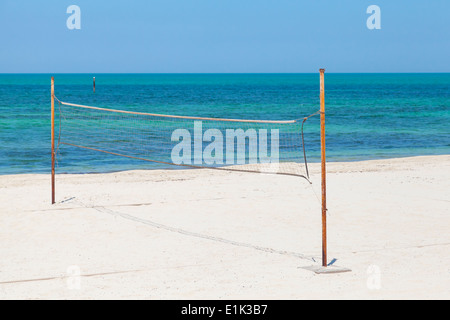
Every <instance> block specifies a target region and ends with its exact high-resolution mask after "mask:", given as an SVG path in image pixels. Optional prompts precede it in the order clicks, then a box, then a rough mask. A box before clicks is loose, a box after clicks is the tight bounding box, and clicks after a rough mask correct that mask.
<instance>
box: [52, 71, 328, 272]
mask: <svg viewBox="0 0 450 320" xmlns="http://www.w3.org/2000/svg"><path fill="white" fill-rule="evenodd" d="M324 73H325V70H324V69H320V110H319V111H317V112H315V113H313V114H311V115H309V116H306V117H304V118H300V119H290V120H289V119H288V120H260V119H224V118H214V117H194V116H181V115H164V114H154V113H147V112H140V111H139V112H137V111H130V110H118V109H110V108H103V107H93V106H87V105H81V104H74V103H68V102H64V101H61V100H60V99H58V98H56V96H55V90H54V78H53V77H52V82H51V144H52V152H51V157H52V169H51V171H52V172H51V183H52V188H51V191H52V204H54V203H56V201H55V162H56V154H57V151H56V150H58V149H59V148H60V147H62V146H69V147H74V148H80V149H86V150H91V151H95V152H102V153H106V154H110V155H115V156H120V157H126V158H131V159H136V160H141V161H147V162H153V163H158V164H160V165H165V166H170V167H178V168H203V169H204V168H208V169H214V170H227V171H239V172H251V173H266V174H281V175H291V176H297V177H302V178H305V179H306V180H308V182H309V172H308V162H307V159H306V147H305V144H304V139H303V138H304V136H303V126H304V124H305V122H306V121H307V120H308V119H309V118H310V117H313V116H315V115H320V140H321V142H320V144H321V184H322V188H321V189H322V267H323V268H325V269H327V266H328V264H327V204H326V155H325V150H326V148H325V80H324ZM94 90H95V85H94ZM55 101H56V102H57V103H58V110H59V129H58V128H55ZM56 129H57V130H56ZM55 133H56V134H57V135H58V136H57V137H56V135H55ZM55 141H57V143H58V144H57V146H56V148H55ZM319 271H320V272H322V271H323V270H319Z"/></svg>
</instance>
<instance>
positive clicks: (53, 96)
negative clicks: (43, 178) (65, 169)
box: [51, 77, 55, 204]
mask: <svg viewBox="0 0 450 320" xmlns="http://www.w3.org/2000/svg"><path fill="white" fill-rule="evenodd" d="M51 93H52V97H51V101H52V103H51V104H52V106H51V113H52V115H51V119H52V120H51V121H52V125H51V127H52V134H51V136H52V138H51V139H52V204H54V203H55V78H54V77H52V85H51Z"/></svg>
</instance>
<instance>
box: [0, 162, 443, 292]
mask: <svg viewBox="0 0 450 320" xmlns="http://www.w3.org/2000/svg"><path fill="white" fill-rule="evenodd" d="M312 181H313V185H312V186H311V185H309V184H308V183H307V182H306V181H305V180H303V179H300V178H296V177H289V176H272V175H264V174H248V173H247V174H246V173H235V172H221V171H212V170H186V171H185V170H183V171H130V172H121V173H111V174H89V175H58V176H57V201H58V203H57V204H55V205H53V206H52V205H50V204H49V201H50V197H49V196H50V177H49V176H48V175H15V176H0V257H1V260H0V298H1V299H14V298H21V299H22V298H24V299H48V298H50V299H53V298H56V299H79V298H81V299H108V298H123V299H225V298H226V299H334V298H339V299H351V298H358V299H394V298H405V299H416V298H425V299H432V298H433V299H435V298H437V299H449V298H450V255H449V253H450V233H449V230H450V211H449V204H450V197H449V195H450V194H449V190H450V156H433V157H415V158H405V159H394V160H377V161H366V162H353V163H329V164H328V207H329V213H328V228H329V258H330V260H331V259H332V258H336V259H338V260H337V262H336V263H335V264H336V265H339V266H343V267H347V268H350V269H352V272H351V273H342V274H334V275H331V274H329V275H316V274H315V273H313V272H311V271H307V270H305V269H303V268H302V267H307V266H311V265H316V264H318V262H320V258H319V257H320V254H321V211H320V202H319V201H318V200H319V199H318V197H317V196H318V195H320V174H319V167H318V165H317V164H316V165H314V164H313V168H312ZM312 259H315V260H316V261H317V262H314V261H313V260H312ZM78 274H79V275H80V276H78Z"/></svg>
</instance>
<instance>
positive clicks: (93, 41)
mask: <svg viewBox="0 0 450 320" xmlns="http://www.w3.org/2000/svg"><path fill="white" fill-rule="evenodd" d="M72 4H75V5H78V6H79V7H80V8H81V30H69V29H68V28H67V26H66V20H67V18H68V17H69V16H70V15H69V14H67V13H66V10H67V7H68V6H70V5H72ZM373 4H374V5H378V6H379V7H380V8H381V27H382V29H381V30H369V29H368V28H367V26H366V20H367V18H368V17H369V14H367V13H366V10H367V7H368V6H369V5H373ZM449 17H450V0H370V1H369V0H114V1H112V0H110V1H106V0H69V1H66V0H40V1H36V0H0V41H1V45H0V73H16V72H25V73H34V72H37V73H55V72H62V73H72V72H79V73H93V72H95V73H101V72H118V73H121V72H125V73H127V72H130V73H135V72H136V73H139V72H144V73H153V72H156V73H165V72H176V73H204V72H205V73H206V72H214V73H222V72H233V73H247V72H248V73H253V72H255V73H259V72H267V73H271V72H292V73H296V72H317V69H318V68H319V67H326V68H327V72H450V19H449Z"/></svg>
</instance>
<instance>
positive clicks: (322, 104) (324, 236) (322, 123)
mask: <svg viewBox="0 0 450 320" xmlns="http://www.w3.org/2000/svg"><path fill="white" fill-rule="evenodd" d="M320 148H321V162H322V266H323V267H327V264H328V262H327V169H326V154H325V69H320Z"/></svg>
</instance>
